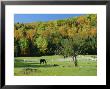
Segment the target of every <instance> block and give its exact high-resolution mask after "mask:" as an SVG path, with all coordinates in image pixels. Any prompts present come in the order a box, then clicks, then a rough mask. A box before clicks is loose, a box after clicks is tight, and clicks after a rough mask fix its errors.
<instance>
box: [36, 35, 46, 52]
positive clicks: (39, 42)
mask: <svg viewBox="0 0 110 89" xmlns="http://www.w3.org/2000/svg"><path fill="white" fill-rule="evenodd" d="M34 44H35V46H37V48H39V50H40V52H41V53H45V51H46V50H47V45H48V43H47V40H46V39H44V38H42V37H38V38H36V39H35V42H34Z"/></svg>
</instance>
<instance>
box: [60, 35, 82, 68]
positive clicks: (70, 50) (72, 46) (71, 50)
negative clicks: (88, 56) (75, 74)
mask: <svg viewBox="0 0 110 89" xmlns="http://www.w3.org/2000/svg"><path fill="white" fill-rule="evenodd" d="M61 45H62V47H61V54H62V55H63V56H64V57H65V56H66V57H67V56H71V57H72V59H73V62H74V64H75V67H77V66H78V62H77V58H76V56H77V55H78V54H80V53H81V49H80V48H81V46H82V45H83V39H81V37H80V36H79V35H78V34H77V33H76V34H75V36H74V37H73V38H72V39H62V41H61Z"/></svg>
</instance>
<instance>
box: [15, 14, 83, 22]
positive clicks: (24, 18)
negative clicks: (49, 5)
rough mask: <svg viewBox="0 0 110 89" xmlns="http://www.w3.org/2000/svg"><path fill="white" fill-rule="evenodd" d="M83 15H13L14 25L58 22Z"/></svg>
mask: <svg viewBox="0 0 110 89" xmlns="http://www.w3.org/2000/svg"><path fill="white" fill-rule="evenodd" d="M81 15H84V14H15V15H14V23H17V22H19V23H30V22H40V21H41V22H45V21H50V20H59V19H65V18H70V17H75V16H81Z"/></svg>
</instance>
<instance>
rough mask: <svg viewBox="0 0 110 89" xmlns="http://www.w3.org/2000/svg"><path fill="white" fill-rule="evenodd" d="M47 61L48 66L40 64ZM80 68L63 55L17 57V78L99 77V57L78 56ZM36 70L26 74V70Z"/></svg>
mask: <svg viewBox="0 0 110 89" xmlns="http://www.w3.org/2000/svg"><path fill="white" fill-rule="evenodd" d="M42 58H43V59H46V61H47V64H40V63H39V62H40V59H42ZM77 60H78V66H77V67H75V66H74V62H73V61H72V58H71V57H67V58H64V57H63V56H61V55H52V56H41V57H15V61H14V75H15V76H97V56H96V55H79V56H77ZM26 68H30V69H35V71H30V72H28V73H27V74H25V69H26Z"/></svg>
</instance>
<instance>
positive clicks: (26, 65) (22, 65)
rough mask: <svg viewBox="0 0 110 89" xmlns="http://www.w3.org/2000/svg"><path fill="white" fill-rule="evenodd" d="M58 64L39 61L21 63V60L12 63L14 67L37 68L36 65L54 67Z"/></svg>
mask: <svg viewBox="0 0 110 89" xmlns="http://www.w3.org/2000/svg"><path fill="white" fill-rule="evenodd" d="M56 66H59V65H57V64H53V65H52V64H40V63H23V62H16V63H14V67H15V68H20V67H33V68H37V67H44V68H47V67H56Z"/></svg>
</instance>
